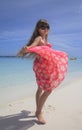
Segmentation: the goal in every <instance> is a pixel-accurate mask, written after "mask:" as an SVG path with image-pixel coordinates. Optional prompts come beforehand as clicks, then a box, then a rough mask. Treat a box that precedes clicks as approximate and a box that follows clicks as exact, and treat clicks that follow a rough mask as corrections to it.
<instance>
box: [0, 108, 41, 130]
mask: <svg viewBox="0 0 82 130" xmlns="http://www.w3.org/2000/svg"><path fill="white" fill-rule="evenodd" d="M30 113H31V112H30V111H26V110H23V111H21V113H18V114H14V115H8V116H3V117H0V130H27V129H29V128H30V127H32V126H34V125H35V124H36V123H37V124H40V123H39V122H38V121H37V119H36V118H35V115H34V116H30V115H29V114H30Z"/></svg>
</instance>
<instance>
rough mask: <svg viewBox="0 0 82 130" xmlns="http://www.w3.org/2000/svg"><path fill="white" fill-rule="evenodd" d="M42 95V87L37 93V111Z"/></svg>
mask: <svg viewBox="0 0 82 130" xmlns="http://www.w3.org/2000/svg"><path fill="white" fill-rule="evenodd" d="M41 95H42V90H41V89H40V87H38V89H37V92H36V111H37V109H38V104H39V100H40V97H41Z"/></svg>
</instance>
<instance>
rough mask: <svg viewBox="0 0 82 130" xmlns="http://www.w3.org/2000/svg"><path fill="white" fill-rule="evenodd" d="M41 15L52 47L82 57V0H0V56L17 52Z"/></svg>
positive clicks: (27, 38)
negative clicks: (46, 26) (48, 28)
mask: <svg viewBox="0 0 82 130" xmlns="http://www.w3.org/2000/svg"><path fill="white" fill-rule="evenodd" d="M41 18H43V19H47V20H48V22H49V24H50V27H51V29H50V32H49V38H48V40H49V42H50V43H52V47H53V49H56V50H62V51H66V52H67V53H68V54H69V56H70V57H71V56H76V57H82V0H0V55H16V53H17V51H18V50H19V49H20V48H21V47H22V46H23V45H25V44H26V43H27V41H28V40H29V38H30V36H31V35H32V32H33V30H34V27H35V24H36V22H37V21H38V20H39V19H41Z"/></svg>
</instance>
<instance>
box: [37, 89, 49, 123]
mask: <svg viewBox="0 0 82 130" xmlns="http://www.w3.org/2000/svg"><path fill="white" fill-rule="evenodd" d="M40 92H41V93H40ZM50 93H51V91H44V92H43V94H42V91H38V94H37V95H39V96H37V97H38V99H37V100H36V101H37V109H36V116H37V118H38V120H39V121H40V122H41V123H42V124H45V123H46V121H45V120H44V118H43V116H42V108H43V106H44V103H45V101H46V100H47V98H48V96H49V95H50Z"/></svg>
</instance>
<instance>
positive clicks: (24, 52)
mask: <svg viewBox="0 0 82 130" xmlns="http://www.w3.org/2000/svg"><path fill="white" fill-rule="evenodd" d="M28 48H29V47H27V46H24V47H23V48H22V49H21V50H20V51H19V52H18V53H17V56H24V55H25V54H26V53H28Z"/></svg>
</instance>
